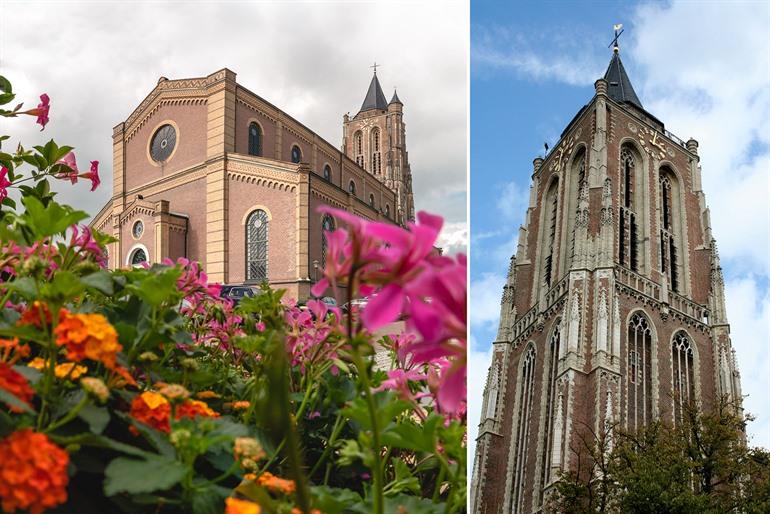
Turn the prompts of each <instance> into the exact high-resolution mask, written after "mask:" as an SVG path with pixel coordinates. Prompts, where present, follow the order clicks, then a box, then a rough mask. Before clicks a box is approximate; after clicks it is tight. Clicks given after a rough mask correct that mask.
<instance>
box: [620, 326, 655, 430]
mask: <svg viewBox="0 0 770 514" xmlns="http://www.w3.org/2000/svg"><path fill="white" fill-rule="evenodd" d="M627 335H628V337H627V340H626V346H627V348H628V368H627V370H628V374H627V382H628V419H627V425H628V428H629V429H633V430H634V431H636V430H638V429H639V428H642V427H644V426H646V425H647V423H648V422H649V421H650V420H651V417H652V330H651V328H650V323H649V321H648V320H647V318H646V317H645V316H644V315H642V314H640V313H636V314H634V315H633V316H632V317H631V319H630V321H629V324H628V332H627Z"/></svg>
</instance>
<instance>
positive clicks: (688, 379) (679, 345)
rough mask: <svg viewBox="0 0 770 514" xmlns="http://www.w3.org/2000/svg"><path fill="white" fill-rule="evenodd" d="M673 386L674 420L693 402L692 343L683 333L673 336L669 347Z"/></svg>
mask: <svg viewBox="0 0 770 514" xmlns="http://www.w3.org/2000/svg"><path fill="white" fill-rule="evenodd" d="M671 365H672V368H673V372H674V373H673V378H674V381H673V386H674V419H675V420H676V421H679V420H681V419H682V416H683V414H684V409H685V407H686V406H687V405H688V404H689V403H690V402H692V401H693V400H695V373H694V370H693V365H694V362H693V350H692V342H691V341H690V338H689V337H687V334H686V333H685V332H684V331H679V332H677V333H676V335H675V336H674V340H673V342H672V345H671Z"/></svg>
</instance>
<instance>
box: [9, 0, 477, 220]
mask: <svg viewBox="0 0 770 514" xmlns="http://www.w3.org/2000/svg"><path fill="white" fill-rule="evenodd" d="M438 5H439V4H438V3H437V2H430V1H419V2H409V3H390V2H366V3H353V2H346V1H340V2H336V3H335V2H270V3H268V2H258V3H257V2H213V3H212V2H207V3H189V2H188V3H186V4H180V3H179V2H135V3H133V2H132V3H119V2H117V3H116V2H104V3H99V2H86V1H83V2H32V1H30V2H10V1H7V0H3V1H0V19H2V20H3V28H2V31H0V63H2V73H3V75H5V76H7V77H8V78H9V79H10V80H11V81H12V82H13V83H14V89H15V90H16V91H17V92H18V93H19V94H20V100H24V101H25V102H27V104H28V105H29V104H32V105H35V104H36V100H37V95H39V94H40V93H42V92H47V93H48V94H49V96H50V97H51V105H52V108H51V123H50V125H49V126H48V127H47V128H46V130H45V132H42V133H40V132H38V131H37V129H36V128H35V126H34V123H33V122H32V120H30V119H26V118H25V119H22V120H10V121H8V120H6V121H2V122H0V129H2V131H3V132H4V133H9V132H10V133H12V134H13V135H14V137H15V138H16V137H18V138H21V139H22V140H24V141H25V142H26V143H27V144H31V143H33V144H38V143H41V142H45V141H47V140H48V139H50V138H51V137H53V138H54V139H56V140H57V142H59V143H67V144H72V145H75V146H77V154H78V157H79V159H80V160H82V161H84V162H85V161H86V160H90V159H98V160H100V161H101V163H102V174H103V175H104V180H103V185H102V187H101V188H100V189H99V190H97V192H95V193H93V194H88V193H87V188H86V187H80V186H77V187H75V188H72V187H69V186H67V187H64V188H61V189H62V198H63V200H65V201H67V202H69V203H73V204H77V205H78V206H79V207H80V208H82V209H84V210H87V211H89V212H90V213H95V212H96V210H97V209H99V208H100V207H101V206H102V205H103V204H104V203H105V202H106V201H107V199H108V198H109V196H110V194H111V191H112V177H111V164H112V127H114V126H115V125H117V124H118V123H119V122H120V121H123V120H125V118H126V117H127V116H128V115H129V114H130V112H131V111H132V110H133V109H134V108H135V107H136V106H137V105H138V104H139V102H141V100H142V99H143V98H144V97H145V96H146V95H147V94H148V93H149V92H150V91H151V90H152V88H153V86H154V85H155V84H156V82H157V80H158V77H160V76H161V75H162V76H166V77H168V78H185V77H197V76H204V75H207V74H210V73H212V72H214V71H216V70H218V69H220V68H222V67H228V68H230V69H232V70H233V71H235V72H236V73H237V79H238V82H239V83H241V84H243V85H244V86H245V87H247V88H249V89H250V90H252V91H254V92H255V93H257V94H258V95H260V96H262V97H264V98H265V99H267V100H268V101H270V102H272V103H274V104H275V105H277V106H278V107H280V108H281V109H283V110H285V111H286V112H288V113H289V114H291V115H292V116H294V117H296V118H297V119H298V120H300V121H301V122H302V123H304V124H305V125H307V126H308V127H310V128H311V129H313V130H314V131H316V132H318V133H319V134H320V135H321V136H323V137H324V138H326V139H327V140H328V141H330V142H331V143H332V144H334V145H338V144H339V142H340V137H341V133H342V115H343V114H344V113H345V112H351V113H353V114H355V112H357V110H358V108H359V106H360V105H361V102H362V100H363V97H364V95H365V93H366V88H367V86H368V84H369V80H370V77H371V70H370V69H369V68H368V66H369V65H370V64H371V63H372V61H374V60H376V61H377V62H378V63H382V68H380V69H378V75H379V78H380V81H381V83H382V85H383V88H384V89H385V93H386V95H387V96H388V97H390V95H391V94H392V91H393V88H394V87H395V86H398V94H399V97H400V98H401V100H402V101H403V102H404V117H405V122H406V124H407V130H408V132H407V140H408V148H409V157H410V162H411V165H412V172H413V180H414V188H415V202H416V207H417V208H418V209H425V210H429V211H431V212H435V213H439V214H441V215H443V216H444V217H445V218H446V219H447V220H448V221H450V222H463V221H465V219H466V212H465V211H466V200H465V189H466V127H467V113H468V107H467V105H466V98H467V81H466V78H467V57H468V44H467V38H464V37H458V34H464V33H467V30H468V9H467V2H466V1H464V0H462V1H459V0H458V1H452V2H441V3H440V9H441V12H442V15H441V16H436V15H435V14H436V8H437V6H438ZM41 16H44V18H45V19H46V20H54V26H55V28H54V29H52V30H51V31H49V32H47V33H46V35H45V37H40V36H39V35H38V34H37V33H35V32H34V31H31V30H30V25H29V23H26V21H28V20H32V19H39V18H41ZM362 20H366V21H365V22H364V23H362ZM437 184H439V185H441V188H436V185H437Z"/></svg>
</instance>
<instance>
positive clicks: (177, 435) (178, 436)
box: [169, 428, 192, 448]
mask: <svg viewBox="0 0 770 514" xmlns="http://www.w3.org/2000/svg"><path fill="white" fill-rule="evenodd" d="M191 437H192V433H190V431H189V430H187V429H186V428H180V429H178V430H174V431H173V432H171V435H170V436H169V441H171V444H172V445H174V447H175V448H179V447H180V446H183V445H184V444H185V443H187V442H188V441H189V440H190V438H191Z"/></svg>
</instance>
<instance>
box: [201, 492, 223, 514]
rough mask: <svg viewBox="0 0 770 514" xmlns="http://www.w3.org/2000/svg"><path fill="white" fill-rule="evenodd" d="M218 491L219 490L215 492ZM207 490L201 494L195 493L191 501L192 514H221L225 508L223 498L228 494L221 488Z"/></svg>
mask: <svg viewBox="0 0 770 514" xmlns="http://www.w3.org/2000/svg"><path fill="white" fill-rule="evenodd" d="M217 489H220V490H217ZM217 489H214V488H208V489H206V490H204V491H201V492H196V493H195V496H193V499H192V511H193V514H222V512H223V511H224V506H225V501H224V499H225V497H226V496H227V493H228V492H229V491H228V490H227V489H225V490H224V493H225V494H224V495H223V494H222V492H223V491H222V490H221V489H223V488H217Z"/></svg>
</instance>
